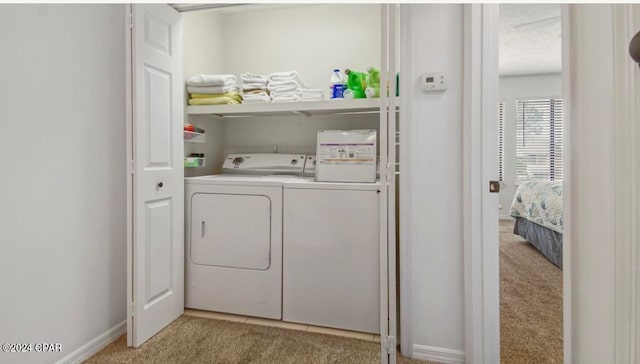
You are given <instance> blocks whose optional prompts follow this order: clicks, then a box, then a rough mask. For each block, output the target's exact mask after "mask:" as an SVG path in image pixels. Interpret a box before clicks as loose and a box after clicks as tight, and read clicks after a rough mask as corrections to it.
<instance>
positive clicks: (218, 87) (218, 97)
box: [186, 74, 242, 105]
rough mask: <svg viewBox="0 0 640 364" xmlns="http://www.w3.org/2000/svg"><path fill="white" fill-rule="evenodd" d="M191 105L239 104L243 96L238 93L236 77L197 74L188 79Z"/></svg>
mask: <svg viewBox="0 0 640 364" xmlns="http://www.w3.org/2000/svg"><path fill="white" fill-rule="evenodd" d="M186 83H187V92H188V93H189V94H190V98H189V105H220V104H239V103H241V102H242V96H241V95H240V93H239V92H238V86H237V85H236V76H234V75H229V74H218V75H205V74H197V75H193V76H191V77H189V78H187V81H186Z"/></svg>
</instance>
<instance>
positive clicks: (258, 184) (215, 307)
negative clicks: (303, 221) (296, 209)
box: [185, 154, 305, 319]
mask: <svg viewBox="0 0 640 364" xmlns="http://www.w3.org/2000/svg"><path fill="white" fill-rule="evenodd" d="M304 162H305V156H304V155H285V154H249V155H229V156H228V157H227V159H226V160H225V162H224V164H223V173H224V174H221V175H212V176H203V177H191V178H185V205H186V206H185V207H186V209H185V219H186V221H185V234H186V237H185V242H186V264H185V266H186V278H185V280H186V287H185V306H186V307H188V308H195V309H201V310H210V311H219V312H228V313H233V314H239V315H249V316H257V317H266V318H271V319H281V318H282V186H283V182H284V181H290V180H291V178H292V175H297V176H301V175H302V170H303V168H304ZM230 173H233V174H230ZM279 174H282V175H281V176H280V175H279Z"/></svg>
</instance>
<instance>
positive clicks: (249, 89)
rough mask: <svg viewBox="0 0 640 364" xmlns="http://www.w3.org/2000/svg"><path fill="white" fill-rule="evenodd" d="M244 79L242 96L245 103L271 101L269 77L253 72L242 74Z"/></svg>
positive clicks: (241, 76)
mask: <svg viewBox="0 0 640 364" xmlns="http://www.w3.org/2000/svg"><path fill="white" fill-rule="evenodd" d="M240 78H241V79H242V98H243V103H244V104H251V103H263V102H271V97H269V91H268V90H267V82H268V81H269V78H268V77H267V76H263V75H257V74H253V73H249V72H246V73H243V74H241V75H240Z"/></svg>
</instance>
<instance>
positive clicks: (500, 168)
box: [498, 102, 504, 182]
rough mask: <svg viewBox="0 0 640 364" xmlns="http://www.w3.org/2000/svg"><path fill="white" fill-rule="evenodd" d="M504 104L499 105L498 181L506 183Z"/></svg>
mask: <svg viewBox="0 0 640 364" xmlns="http://www.w3.org/2000/svg"><path fill="white" fill-rule="evenodd" d="M503 177H504V102H501V103H500V104H498V181H500V182H502V181H504V178H503Z"/></svg>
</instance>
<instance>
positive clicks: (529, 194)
mask: <svg viewBox="0 0 640 364" xmlns="http://www.w3.org/2000/svg"><path fill="white" fill-rule="evenodd" d="M509 215H511V216H512V217H513V218H514V219H515V220H516V222H515V225H514V228H513V233H514V234H518V235H520V236H521V237H522V238H523V239H525V240H526V241H528V242H530V243H531V244H532V245H533V246H534V247H535V248H536V249H538V250H539V251H540V252H541V253H542V254H543V255H544V256H545V257H546V258H547V259H549V260H550V261H551V262H552V263H553V264H555V265H556V266H557V267H558V268H560V269H562V226H563V212H562V181H551V182H548V181H529V182H524V183H521V184H520V185H519V186H518V188H517V189H516V193H515V195H514V196H513V202H512V204H511V210H510V212H509Z"/></svg>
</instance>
